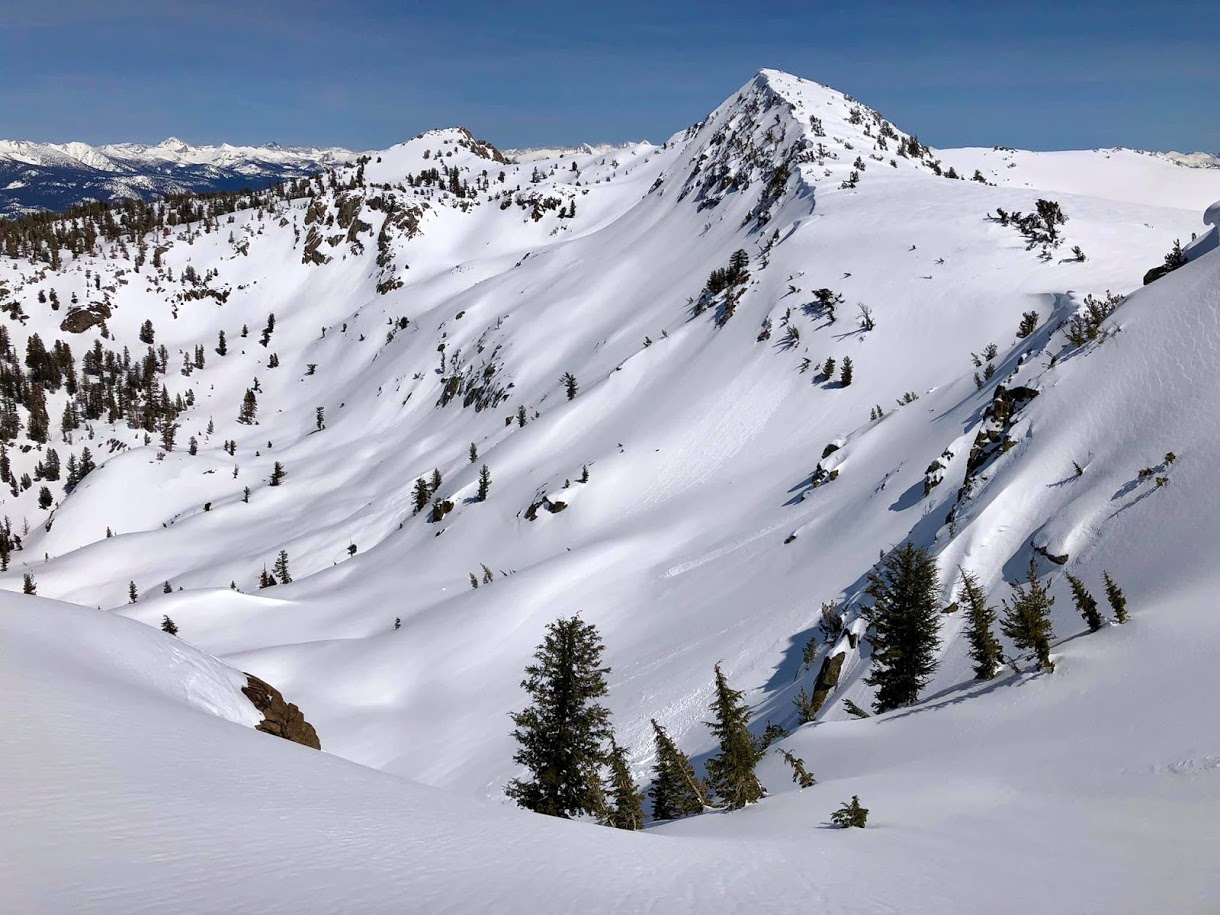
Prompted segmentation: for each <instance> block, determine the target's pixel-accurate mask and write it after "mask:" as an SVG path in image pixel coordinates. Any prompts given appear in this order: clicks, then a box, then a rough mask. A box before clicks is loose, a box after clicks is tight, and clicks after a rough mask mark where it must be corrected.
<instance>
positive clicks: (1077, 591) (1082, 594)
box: [1067, 572, 1101, 632]
mask: <svg viewBox="0 0 1220 915" xmlns="http://www.w3.org/2000/svg"><path fill="white" fill-rule="evenodd" d="M1067 580H1068V584H1070V585H1071V586H1072V602H1073V603H1074V604H1075V605H1076V610H1077V612H1078V613H1079V614H1080V615H1081V616H1082V617H1084V621H1085V622H1086V623H1088V624H1089V631H1090V632H1096V631H1097V630H1098V629H1100V628H1101V614H1100V613H1098V612H1097V599H1096V598H1095V597H1093V595H1092V594H1090V593H1089V589H1088V588H1086V587H1085V586H1084V582H1083V581H1081V580H1080V579H1079V578H1077V577H1076V576H1075V575H1073V574H1072V573H1071V572H1069V573H1068V577H1067Z"/></svg>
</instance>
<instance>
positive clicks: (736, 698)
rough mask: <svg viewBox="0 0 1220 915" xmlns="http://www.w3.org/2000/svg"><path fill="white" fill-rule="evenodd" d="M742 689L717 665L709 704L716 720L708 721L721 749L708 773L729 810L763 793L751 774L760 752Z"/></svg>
mask: <svg viewBox="0 0 1220 915" xmlns="http://www.w3.org/2000/svg"><path fill="white" fill-rule="evenodd" d="M744 695H745V693H744V692H743V691H742V690H739V689H733V688H732V687H730V686H729V683H728V680H726V679H725V676H724V673H723V672H722V671H721V670H720V665H719V664H717V665H716V693H715V696H714V697H713V698H712V704H711V706H710V708H711V710H712V715H713V716H715V719H716V720H715V721H709V722H707V725H708V727H710V728H711V729H712V733H713V734H715V735H716V738H717V739H718V740H719V741H720V752H719V753H717V754H716V755H715V756H714V757H712V758H711V759H709V760H708V761H707V776H708V781H709V782H711V785H712V790H713V791H715V792H716V796H717V797H718V798H720V799H721V800H723V801H724V804H725V806H726V807H728V808H729V809H730V810H737V809H739V808H741V807H744V806H745V805H746V804H752V803H754V802H755V801H757V800H758V799H759V798H761V797H762V796H763V795H764V794H766V790H765V789H764V788H763V786H762V784H761V783H760V782H759V781H758V776H756V775H755V774H754V767H755V766H756V765H757V764H758V760H759V759H760V754H759V752H758V745H757V744H756V743H755V742H754V738H753V737H752V736H751V735H750V729H749V727H748V725H749V723H750V708H749V706H747V705H746V704H745V702H744V701H742V696H744Z"/></svg>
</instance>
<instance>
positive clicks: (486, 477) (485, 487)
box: [477, 464, 491, 502]
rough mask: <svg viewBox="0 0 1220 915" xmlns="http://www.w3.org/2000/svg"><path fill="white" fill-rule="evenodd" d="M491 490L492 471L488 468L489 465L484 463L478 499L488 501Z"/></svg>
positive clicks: (480, 475)
mask: <svg viewBox="0 0 1220 915" xmlns="http://www.w3.org/2000/svg"><path fill="white" fill-rule="evenodd" d="M489 492H491V471H490V470H488V469H487V465H486V464H484V465H483V466H482V467H481V468H480V469H479V491H478V494H477V498H478V500H479V501H480V502H486V501H487V494H488V493H489Z"/></svg>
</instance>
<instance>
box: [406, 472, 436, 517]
mask: <svg viewBox="0 0 1220 915" xmlns="http://www.w3.org/2000/svg"><path fill="white" fill-rule="evenodd" d="M431 501H432V491H431V490H430V489H429V488H428V481H427V480H425V479H424V478H423V477H420V478H419V479H418V480H416V481H415V488H414V489H412V490H411V514H413V515H418V514H419V513H420V512H421V511H423V510H424V509H425V508H427V507H428V504H429V503H430V502H431Z"/></svg>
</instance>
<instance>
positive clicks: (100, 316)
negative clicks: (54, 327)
mask: <svg viewBox="0 0 1220 915" xmlns="http://www.w3.org/2000/svg"><path fill="white" fill-rule="evenodd" d="M109 317H110V306H109V305H107V304H105V303H104V302H91V303H90V304H88V305H85V306H82V307H79V308H72V309H70V310H69V311H68V314H67V315H66V316H65V317H64V319H63V321H62V322H61V323H60V325H59V329H60V330H62V331H64V332H65V333H69V334H83V333H84V332H85V331H87V330H88V329H89V328H91V327H96V326H97V325H99V324H101V323H102V322H103V321H105V320H106V319H107V318H109Z"/></svg>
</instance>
